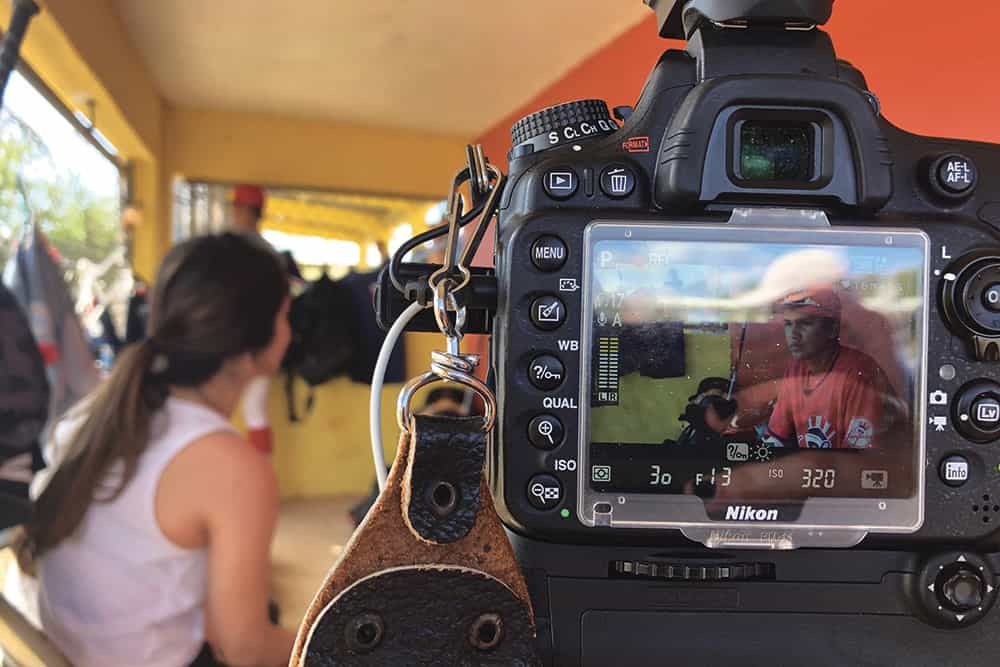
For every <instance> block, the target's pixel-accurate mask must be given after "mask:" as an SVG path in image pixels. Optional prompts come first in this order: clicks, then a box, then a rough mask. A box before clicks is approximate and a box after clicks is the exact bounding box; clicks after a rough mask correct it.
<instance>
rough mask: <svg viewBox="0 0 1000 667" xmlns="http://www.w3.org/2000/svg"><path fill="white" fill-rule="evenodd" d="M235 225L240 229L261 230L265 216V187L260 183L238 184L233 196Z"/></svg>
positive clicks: (233, 220) (248, 230)
mask: <svg viewBox="0 0 1000 667" xmlns="http://www.w3.org/2000/svg"><path fill="white" fill-rule="evenodd" d="M231 203H232V211H231V213H232V222H233V227H235V228H236V229H238V230H240V231H247V232H259V231H260V220H261V218H263V217H264V189H263V188H261V187H260V186H259V185H237V186H236V187H235V188H233V198H232V201H231Z"/></svg>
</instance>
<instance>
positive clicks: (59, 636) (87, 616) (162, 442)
mask: <svg viewBox="0 0 1000 667" xmlns="http://www.w3.org/2000/svg"><path fill="white" fill-rule="evenodd" d="M76 423H77V424H78V423H79V422H76ZM73 430H75V425H74V424H73V423H72V422H69V423H68V424H66V425H65V428H62V429H57V431H56V437H55V441H56V444H57V446H58V444H60V440H61V439H62V438H66V437H67V436H71V435H72V431H73ZM220 431H234V429H233V427H232V425H231V424H230V423H229V422H228V421H227V420H226V419H224V418H223V417H222V416H220V415H219V414H218V413H216V412H214V411H212V410H210V409H208V408H206V407H204V406H201V405H198V404H197V403H192V402H190V401H184V400H181V399H178V398H174V397H170V398H168V399H167V402H166V404H165V405H164V407H163V409H161V410H159V411H158V412H157V413H156V414H155V415H154V416H153V420H152V424H151V429H150V444H149V447H148V448H147V450H146V451H145V452H144V453H143V455H142V456H141V457H140V458H139V463H138V468H137V470H136V474H135V477H134V478H133V479H132V480H131V481H130V482H129V483H128V485H127V486H126V487H125V490H124V491H123V492H122V494H121V495H120V496H119V497H118V498H117V499H115V500H114V501H112V502H110V503H101V502H95V503H93V504H92V505H91V506H90V508H89V509H88V510H87V514H86V516H85V517H84V520H83V523H82V524H81V525H80V527H79V528H78V529H77V531H76V533H75V534H74V535H73V536H72V537H71V538H69V539H66V540H63V541H62V542H61V543H60V544H59V545H58V546H56V548H55V549H52V550H51V551H49V552H47V553H45V554H44V555H43V556H42V558H41V559H40V563H39V593H38V612H39V616H40V620H41V624H42V628H43V629H44V630H45V632H46V634H48V636H49V637H50V638H51V639H52V640H53V641H54V642H55V644H56V645H57V646H58V647H59V648H60V649H61V650H62V651H63V653H65V654H66V657H67V658H69V660H70V662H72V663H73V664H74V665H76V666H77V667H119V666H120V667H126V666H127V667H133V666H135V665H143V666H145V667H181V666H182V665H187V664H189V663H190V662H191V661H192V660H194V658H195V657H196V656H197V655H198V652H199V651H200V650H201V647H202V645H203V644H204V641H205V621H204V615H203V611H202V607H203V605H204V602H205V595H206V592H207V590H208V583H207V573H208V558H207V557H208V553H207V550H206V549H205V548H200V549H184V548H181V547H179V546H177V545H175V544H173V543H172V542H171V541H170V540H169V539H167V537H166V536H165V535H164V534H163V532H162V531H161V530H160V527H159V524H158V523H157V521H156V510H155V498H156V489H157V485H158V483H159V481H160V475H161V474H162V473H163V470H164V468H166V466H167V464H168V463H170V461H171V459H173V457H174V456H176V455H177V453H178V452H180V451H181V450H182V449H184V448H185V447H186V446H188V445H189V444H191V443H192V442H193V441H194V440H196V439H198V438H200V437H202V436H205V435H208V434H209V433H216V432H220ZM60 436H62V438H61V437H60ZM120 472H121V470H120V468H119V469H118V470H116V471H113V473H112V474H115V473H117V474H120ZM111 479H114V477H111Z"/></svg>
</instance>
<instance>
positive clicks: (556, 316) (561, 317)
mask: <svg viewBox="0 0 1000 667" xmlns="http://www.w3.org/2000/svg"><path fill="white" fill-rule="evenodd" d="M565 321H566V305H565V304H563V302H562V301H560V300H559V298H558V297H554V296H552V295H547V296H540V297H538V298H537V299H535V300H534V301H532V302H531V323H532V324H534V325H535V327H537V328H539V329H541V330H542V331H553V330H555V329H558V328H559V327H561V326H562V324H563V322H565Z"/></svg>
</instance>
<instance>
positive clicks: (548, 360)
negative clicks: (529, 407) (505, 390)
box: [528, 354, 566, 391]
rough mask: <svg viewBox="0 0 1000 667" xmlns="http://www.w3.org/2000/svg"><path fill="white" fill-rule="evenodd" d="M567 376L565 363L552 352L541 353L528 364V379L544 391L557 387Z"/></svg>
mask: <svg viewBox="0 0 1000 667" xmlns="http://www.w3.org/2000/svg"><path fill="white" fill-rule="evenodd" d="M565 376H566V368H565V367H564V366H563V363H562V362H561V361H559V358H558V357H555V356H553V355H551V354H540V355H538V356H537V357H535V358H534V359H532V360H531V363H530V364H529V365H528V380H529V381H530V382H531V384H533V385H534V386H535V387H536V388H538V389H541V390H542V391H548V390H550V389H555V388H557V387H558V386H559V385H561V384H562V382H563V378H564V377H565Z"/></svg>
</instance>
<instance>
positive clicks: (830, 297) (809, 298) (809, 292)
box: [777, 287, 840, 320]
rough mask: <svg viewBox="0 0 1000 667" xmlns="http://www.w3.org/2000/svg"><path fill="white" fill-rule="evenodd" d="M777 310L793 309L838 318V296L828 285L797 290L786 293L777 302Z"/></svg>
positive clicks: (817, 315) (818, 315)
mask: <svg viewBox="0 0 1000 667" xmlns="http://www.w3.org/2000/svg"><path fill="white" fill-rule="evenodd" d="M777 310H778V312H783V311H786V310H795V311H800V312H805V313H808V314H809V315H815V316H816V317H828V318H830V319H834V320H839V319H840V297H839V296H837V293H836V292H834V291H833V290H832V289H830V288H828V287H819V288H813V289H805V290H799V291H796V292H792V293H790V294H788V295H787V296H786V297H785V298H784V299H782V300H781V301H780V302H778V308H777Z"/></svg>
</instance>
